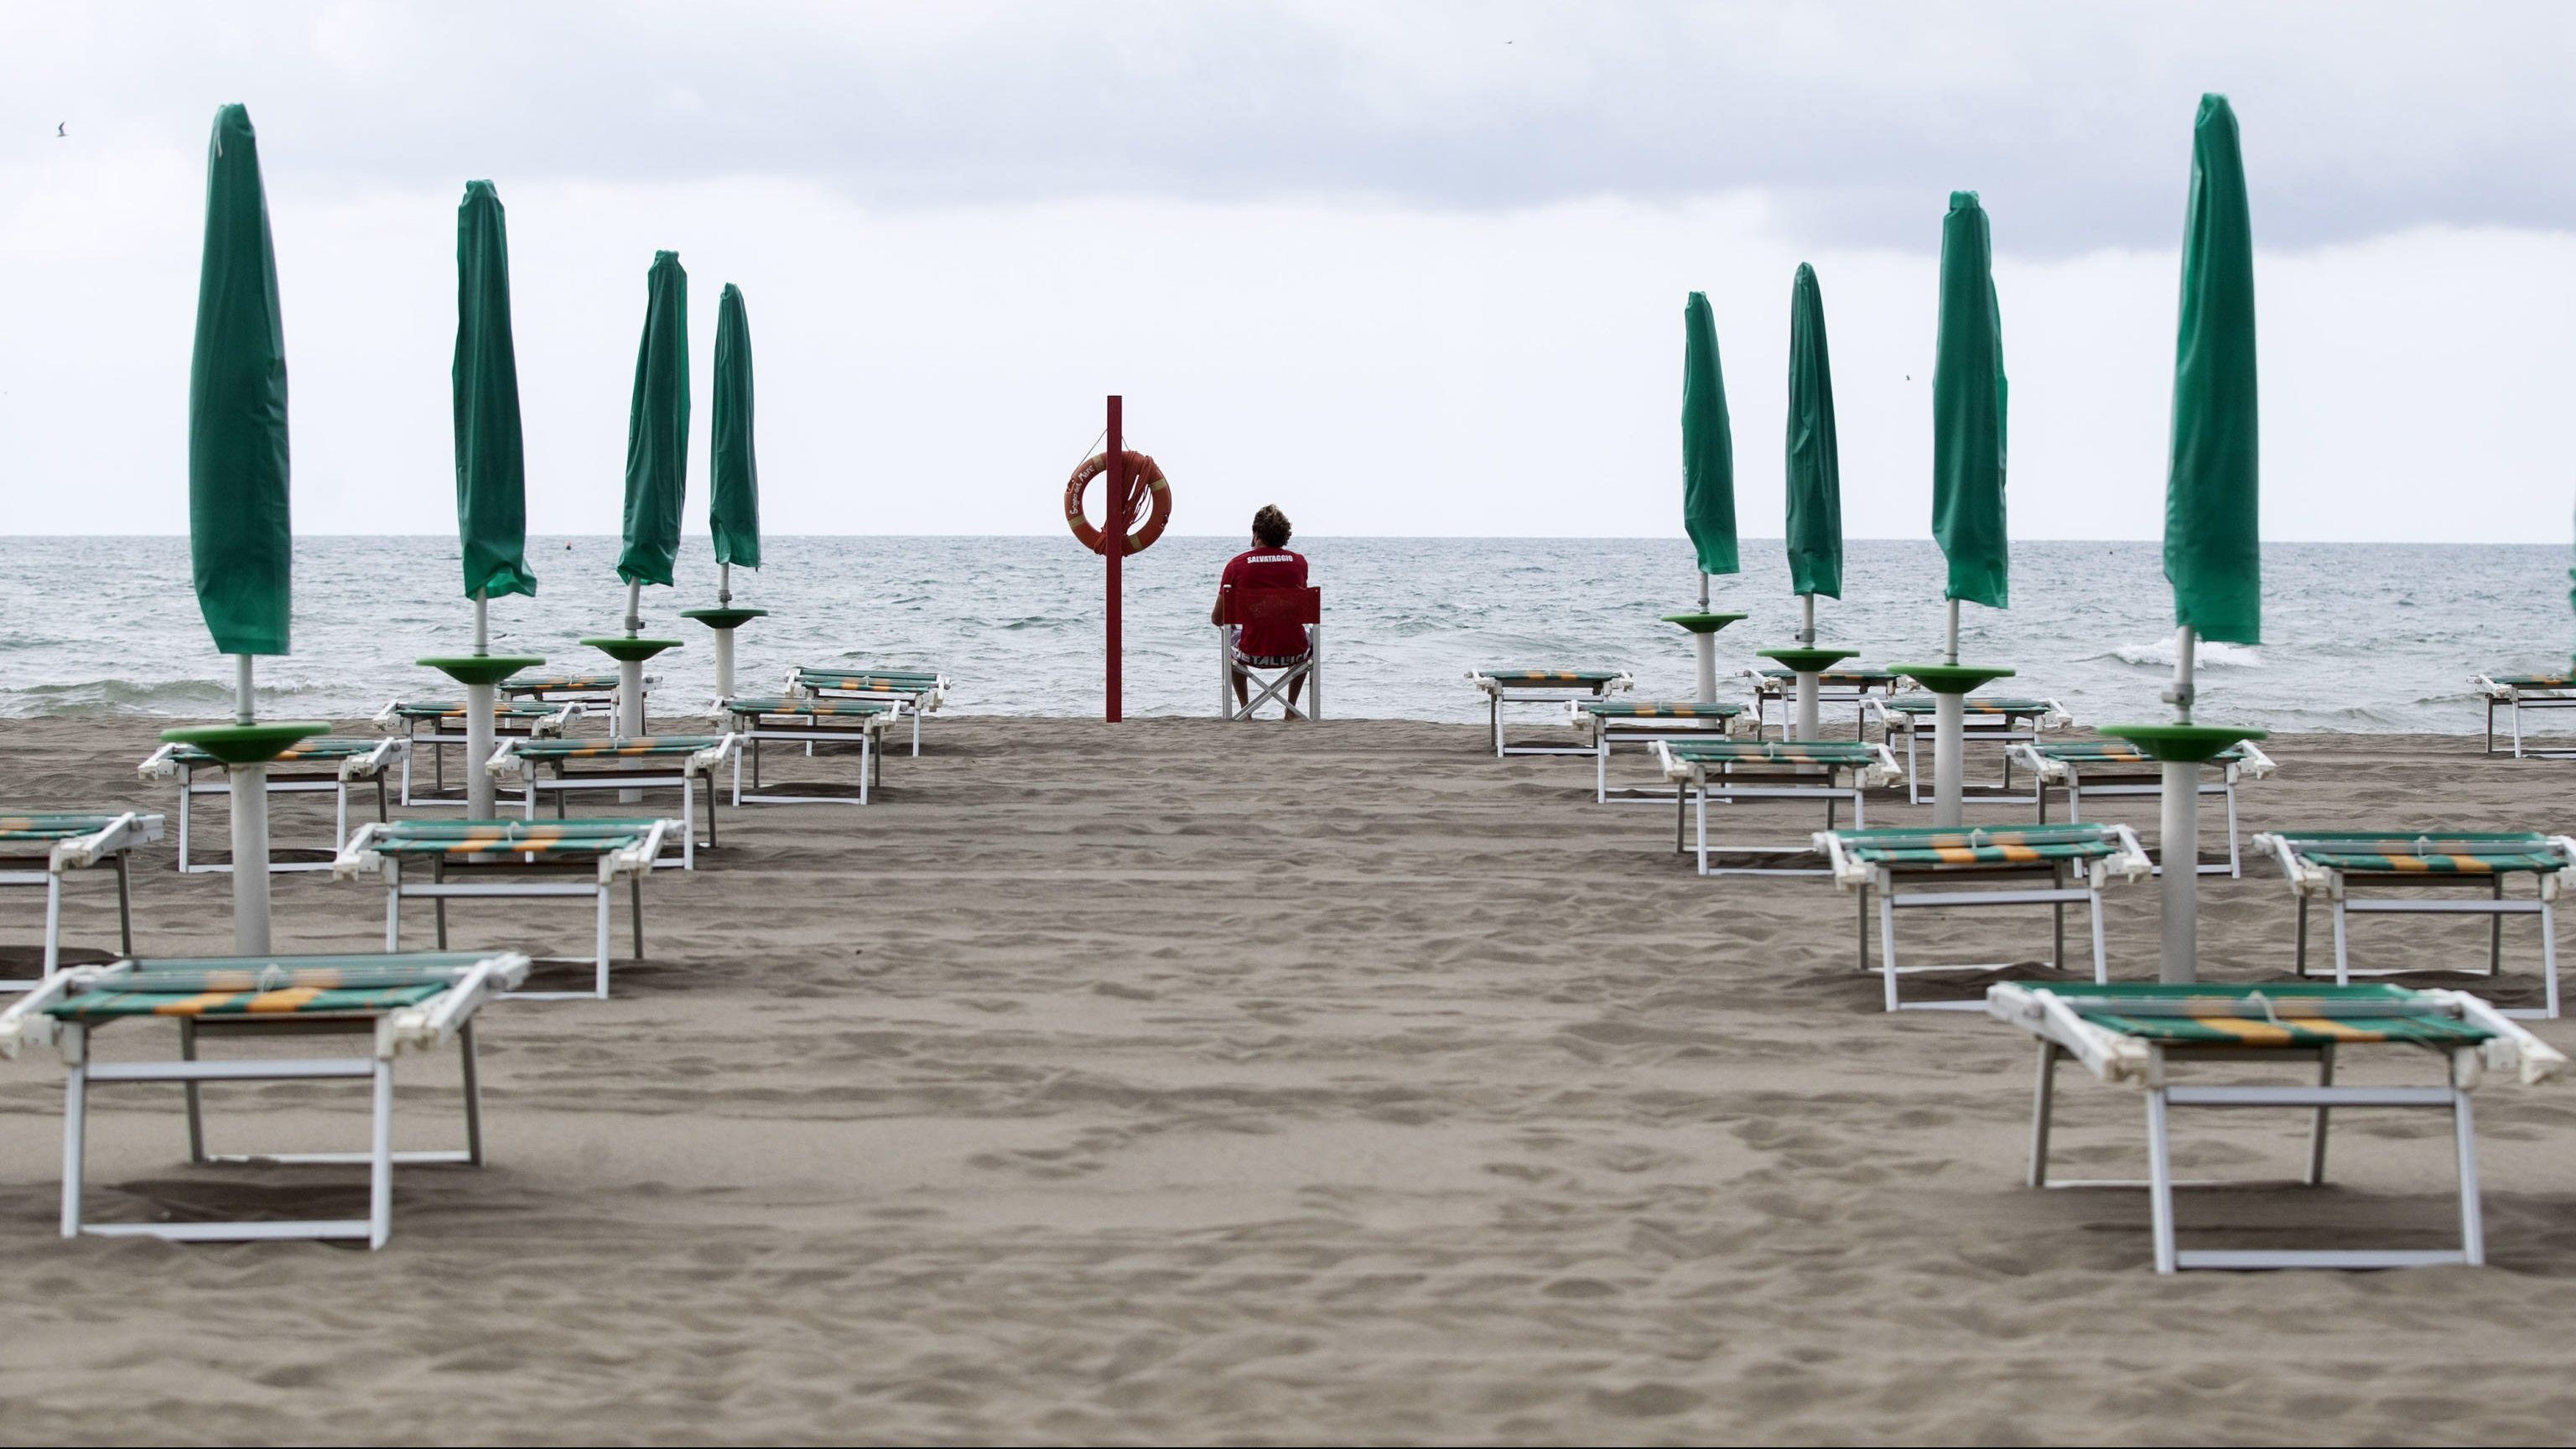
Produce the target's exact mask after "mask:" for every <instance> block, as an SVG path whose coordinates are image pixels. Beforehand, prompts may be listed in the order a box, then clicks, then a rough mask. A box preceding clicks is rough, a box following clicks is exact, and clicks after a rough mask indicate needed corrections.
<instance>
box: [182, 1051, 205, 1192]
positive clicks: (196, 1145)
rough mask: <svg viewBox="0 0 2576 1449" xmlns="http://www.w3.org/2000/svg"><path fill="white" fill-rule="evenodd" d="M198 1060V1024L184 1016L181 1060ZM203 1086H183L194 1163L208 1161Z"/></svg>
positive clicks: (189, 1144) (189, 1158)
mask: <svg viewBox="0 0 2576 1449" xmlns="http://www.w3.org/2000/svg"><path fill="white" fill-rule="evenodd" d="M196 1059H197V1023H196V1022H194V1021H193V1020H190V1019H189V1018H187V1017H184V1016H183V1017H181V1018H179V1060H181V1061H183V1062H193V1061H195V1060H196ZM203 1086H204V1084H203V1083H201V1082H187V1083H183V1084H182V1091H181V1095H183V1096H185V1097H186V1098H187V1099H188V1160H189V1161H190V1162H192V1163H197V1162H203V1161H205V1160H206V1115H205V1113H206V1103H205V1098H204V1095H203V1090H202V1089H203Z"/></svg>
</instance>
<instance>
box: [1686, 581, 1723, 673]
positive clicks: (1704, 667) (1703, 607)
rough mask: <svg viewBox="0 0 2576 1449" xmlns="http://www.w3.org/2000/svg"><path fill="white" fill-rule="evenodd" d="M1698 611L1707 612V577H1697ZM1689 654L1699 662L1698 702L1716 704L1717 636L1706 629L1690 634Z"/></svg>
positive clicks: (1695, 630)
mask: <svg viewBox="0 0 2576 1449" xmlns="http://www.w3.org/2000/svg"><path fill="white" fill-rule="evenodd" d="M1699 611H1700V612H1701V613H1703V614H1705V613H1707V612H1708V575H1706V574H1701V575H1700V576H1699ZM1691 654H1692V655H1693V657H1695V658H1696V659H1697V660H1698V662H1699V702H1700V703H1702V704H1715V703H1717V636H1716V635H1715V634H1713V633H1710V632H1709V631H1708V630H1706V629H1694V630H1693V631H1692V632H1691Z"/></svg>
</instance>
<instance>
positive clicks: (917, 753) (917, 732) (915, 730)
mask: <svg viewBox="0 0 2576 1449" xmlns="http://www.w3.org/2000/svg"><path fill="white" fill-rule="evenodd" d="M912 757H913V758H914V759H916V760H917V759H920V758H921V706H920V704H918V703H915V704H914V705H913V707H912Z"/></svg>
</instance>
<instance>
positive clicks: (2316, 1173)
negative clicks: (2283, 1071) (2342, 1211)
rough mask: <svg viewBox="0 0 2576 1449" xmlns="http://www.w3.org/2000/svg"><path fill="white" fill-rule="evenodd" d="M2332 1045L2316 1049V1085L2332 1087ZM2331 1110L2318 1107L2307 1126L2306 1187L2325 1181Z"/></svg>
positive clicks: (2319, 1184)
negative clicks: (2327, 1125) (2328, 1123)
mask: <svg viewBox="0 0 2576 1449" xmlns="http://www.w3.org/2000/svg"><path fill="white" fill-rule="evenodd" d="M2334 1067H2335V1063H2334V1043H2333V1042H2327V1043H2326V1044H2325V1045H2324V1046H2321V1047H2319V1048H2317V1085H2318V1086H2320V1087H2331V1086H2333V1085H2334ZM2330 1110H2332V1109H2330V1108H2327V1107H2323V1106H2320V1107H2318V1108H2317V1112H2316V1117H2315V1120H2313V1121H2311V1122H2310V1123H2309V1124H2308V1186H2310V1187H2322V1186H2324V1185H2325V1180H2326V1116H2327V1113H2328V1112H2329V1111H2330Z"/></svg>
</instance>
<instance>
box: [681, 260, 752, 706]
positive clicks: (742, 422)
mask: <svg viewBox="0 0 2576 1449" xmlns="http://www.w3.org/2000/svg"><path fill="white" fill-rule="evenodd" d="M715 393H716V396H715V409H714V414H713V417H712V419H711V421H712V423H713V426H712V427H711V428H710V429H709V431H710V432H711V433H712V434H713V441H712V442H711V443H710V445H709V452H710V458H709V462H710V464H711V467H710V468H709V470H708V482H709V487H708V499H707V531H708V532H709V533H710V534H712V535H713V536H714V539H715V548H716V607H714V608H712V609H682V610H681V611H680V614H681V617H683V618H688V619H695V620H697V621H698V622H699V623H701V624H704V625H706V626H707V627H708V628H710V629H713V630H715V631H716V697H717V698H719V699H730V698H732V697H733V631H734V630H735V629H737V628H740V627H741V626H742V625H743V624H745V623H746V622H748V621H750V620H753V619H757V618H759V617H761V616H762V615H763V614H766V613H768V612H769V611H768V610H766V609H737V608H735V607H733V566H734V565H735V564H740V565H742V566H743V567H744V568H747V569H756V568H758V567H760V464H759V462H758V460H757V459H756V458H755V456H754V454H753V448H752V436H751V318H750V315H749V314H748V313H747V312H746V311H745V310H744V308H743V302H742V289H741V288H740V287H737V286H735V285H734V284H733V283H731V282H727V283H725V289H724V295H723V297H722V298H721V299H720V300H719V301H718V303H717V305H716V377H715Z"/></svg>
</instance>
